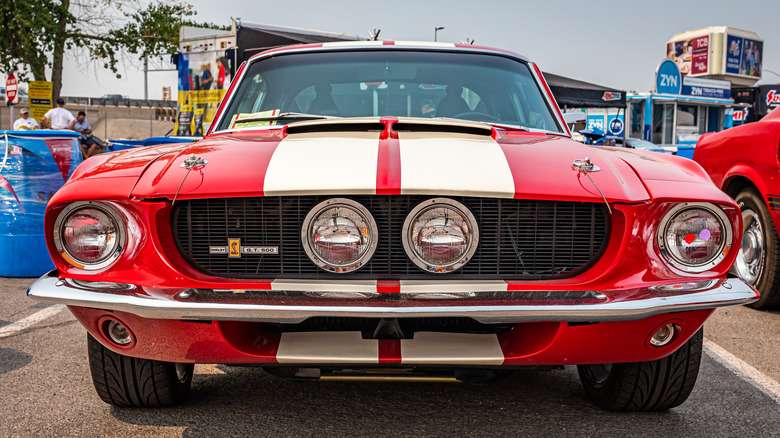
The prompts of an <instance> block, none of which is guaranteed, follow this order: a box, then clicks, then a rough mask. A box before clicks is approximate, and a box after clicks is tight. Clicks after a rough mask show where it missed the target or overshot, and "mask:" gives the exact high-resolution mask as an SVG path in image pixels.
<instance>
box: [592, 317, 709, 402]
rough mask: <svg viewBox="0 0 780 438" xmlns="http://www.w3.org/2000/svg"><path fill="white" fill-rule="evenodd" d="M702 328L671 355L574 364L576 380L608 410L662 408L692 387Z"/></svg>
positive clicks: (679, 398)
mask: <svg viewBox="0 0 780 438" xmlns="http://www.w3.org/2000/svg"><path fill="white" fill-rule="evenodd" d="M703 333H704V329H703V328H702V329H699V331H698V332H696V333H695V334H694V335H693V336H692V337H691V339H689V340H688V342H686V343H685V344H683V345H682V346H681V347H680V348H679V349H678V350H677V351H675V352H674V353H672V354H671V355H669V356H667V357H665V358H663V359H659V360H654V361H649V362H631V363H616V364H605V365H578V366H577V371H578V372H579V374H580V381H581V382H582V386H583V387H584V388H585V392H586V393H587V394H588V397H589V398H590V399H591V400H592V401H593V403H595V404H596V405H598V406H600V407H602V408H604V409H608V410H611V411H664V410H666V409H671V408H673V407H675V406H679V405H681V404H682V403H683V402H684V401H685V400H686V399H688V396H689V395H691V391H693V386H694V385H695V384H696V377H697V376H698V375H699V364H700V363H701V352H702V339H703V338H704V335H703Z"/></svg>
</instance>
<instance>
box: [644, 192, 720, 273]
mask: <svg viewBox="0 0 780 438" xmlns="http://www.w3.org/2000/svg"><path fill="white" fill-rule="evenodd" d="M695 209H700V210H704V211H706V212H708V213H710V214H712V215H713V216H714V217H715V218H716V219H717V220H718V222H719V224H720V227H721V232H722V235H723V236H724V238H723V242H722V243H721V244H720V246H719V248H718V250H717V251H716V252H715V253H714V255H713V256H712V257H711V258H710V259H708V260H707V261H705V262H701V263H696V264H692V263H687V262H685V261H683V260H680V259H678V258H677V257H675V256H674V254H673V253H672V251H670V248H669V247H668V246H667V242H666V234H667V232H668V230H669V226H670V225H671V224H672V221H673V220H674V219H675V218H677V217H678V216H679V215H680V214H682V213H684V212H686V211H688V210H695ZM733 239H734V234H733V232H732V230H731V222H730V221H729V218H728V216H727V215H726V213H725V212H724V211H723V209H721V208H720V207H718V206H717V205H715V204H712V203H709V202H683V203H679V204H677V205H675V206H674V207H672V208H671V209H670V210H669V211H668V212H667V213H666V214H665V215H664V216H663V218H662V219H661V222H660V223H659V226H658V230H657V234H656V240H657V243H658V249H659V251H660V253H661V256H662V258H663V260H664V261H665V262H666V263H668V264H669V265H671V266H672V267H674V268H677V269H679V270H681V271H684V272H687V273H700V272H705V271H708V270H710V269H713V268H715V267H716V266H718V265H719V264H720V263H721V262H722V261H723V259H724V258H726V256H727V255H728V253H729V252H730V251H731V249H732V244H733Z"/></svg>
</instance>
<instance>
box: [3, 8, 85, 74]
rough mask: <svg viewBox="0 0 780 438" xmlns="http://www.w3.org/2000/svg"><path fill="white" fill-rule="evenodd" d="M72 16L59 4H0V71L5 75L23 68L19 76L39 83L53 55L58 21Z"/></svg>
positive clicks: (69, 19)
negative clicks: (38, 80)
mask: <svg viewBox="0 0 780 438" xmlns="http://www.w3.org/2000/svg"><path fill="white" fill-rule="evenodd" d="M63 18H64V19H65V20H66V21H71V22H72V19H73V16H72V15H71V14H69V13H68V10H67V7H64V6H63V4H62V3H60V2H52V1H48V0H23V1H20V0H3V1H0V20H2V21H1V22H2V25H1V26H0V41H2V42H3V43H2V44H0V68H1V69H2V71H3V72H6V71H8V70H10V69H12V68H17V65H18V64H20V63H21V64H23V66H22V67H23V68H22V69H20V70H22V73H24V72H25V71H27V72H30V73H32V74H33V76H35V78H36V79H42V78H43V77H44V74H45V68H46V66H49V65H51V64H50V62H49V56H50V54H51V53H52V52H53V51H54V45H55V42H56V36H57V28H58V27H59V23H60V20H61V19H63Z"/></svg>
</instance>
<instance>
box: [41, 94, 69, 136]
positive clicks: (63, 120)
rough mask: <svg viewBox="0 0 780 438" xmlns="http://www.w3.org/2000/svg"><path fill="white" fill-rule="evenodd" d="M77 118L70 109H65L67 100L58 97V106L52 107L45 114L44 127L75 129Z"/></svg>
mask: <svg viewBox="0 0 780 438" xmlns="http://www.w3.org/2000/svg"><path fill="white" fill-rule="evenodd" d="M75 125H76V119H75V118H74V117H73V114H71V112H70V111H68V110H66V109H65V101H64V100H63V99H62V98H61V97H60V98H59V99H57V107H56V108H52V109H50V110H49V111H48V112H47V113H46V114H45V115H44V116H43V127H44V128H48V129H71V130H72V129H73V126H75Z"/></svg>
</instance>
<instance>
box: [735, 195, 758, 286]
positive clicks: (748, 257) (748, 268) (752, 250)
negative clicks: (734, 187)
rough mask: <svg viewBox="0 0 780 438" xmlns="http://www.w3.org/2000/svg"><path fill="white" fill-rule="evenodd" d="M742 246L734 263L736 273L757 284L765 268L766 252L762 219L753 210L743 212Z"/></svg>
mask: <svg viewBox="0 0 780 438" xmlns="http://www.w3.org/2000/svg"><path fill="white" fill-rule="evenodd" d="M742 223H743V228H742V230H743V231H742V246H741V247H740V249H739V253H738V254H737V261H736V262H735V263H734V269H733V270H734V273H735V274H737V275H739V277H740V278H742V279H743V280H745V281H747V282H748V283H750V284H756V282H758V279H759V277H761V271H763V269H764V258H765V253H766V248H765V243H764V229H763V227H762V226H761V219H759V217H758V215H757V214H756V213H755V212H754V211H752V210H744V211H743V212H742Z"/></svg>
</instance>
